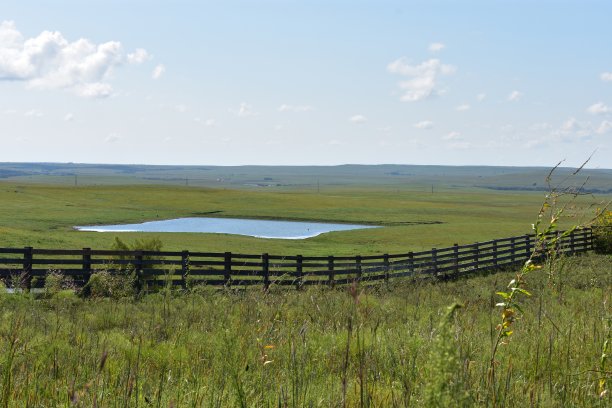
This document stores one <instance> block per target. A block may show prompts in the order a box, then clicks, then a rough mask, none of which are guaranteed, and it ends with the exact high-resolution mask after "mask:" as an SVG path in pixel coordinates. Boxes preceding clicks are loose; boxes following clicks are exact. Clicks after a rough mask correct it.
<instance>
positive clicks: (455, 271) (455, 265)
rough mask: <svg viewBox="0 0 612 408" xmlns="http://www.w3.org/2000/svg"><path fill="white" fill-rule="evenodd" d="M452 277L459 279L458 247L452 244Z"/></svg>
mask: <svg viewBox="0 0 612 408" xmlns="http://www.w3.org/2000/svg"><path fill="white" fill-rule="evenodd" d="M453 275H454V277H455V279H457V278H458V277H459V245H458V244H453Z"/></svg>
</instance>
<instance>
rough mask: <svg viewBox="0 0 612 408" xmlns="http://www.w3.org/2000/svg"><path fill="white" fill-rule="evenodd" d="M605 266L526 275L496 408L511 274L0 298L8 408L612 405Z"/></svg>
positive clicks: (0, 355)
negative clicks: (494, 348)
mask: <svg viewBox="0 0 612 408" xmlns="http://www.w3.org/2000/svg"><path fill="white" fill-rule="evenodd" d="M610 261H611V258H610V256H609V255H588V256H581V257H575V258H564V259H562V260H561V262H562V263H563V268H560V269H559V268H558V274H560V275H561V276H560V277H559V279H560V281H562V282H563V284H562V285H557V286H551V285H549V282H548V277H547V276H546V275H544V274H532V275H530V287H531V288H532V289H533V296H531V297H529V298H526V299H524V300H523V301H522V309H523V312H524V316H526V317H527V318H524V319H523V320H522V321H521V324H520V327H521V329H520V330H517V331H516V332H515V333H514V335H513V338H514V340H513V343H512V346H511V347H506V346H504V345H501V346H500V347H502V348H503V347H505V348H504V350H503V353H501V354H499V355H498V358H497V360H498V361H497V363H496V364H498V373H499V374H498V380H499V381H497V382H496V387H497V389H496V394H495V400H493V399H492V396H491V393H490V392H489V382H488V375H489V374H488V370H489V365H490V350H491V345H492V342H493V341H494V339H495V324H496V320H497V316H498V311H497V310H496V308H495V302H496V300H495V298H494V297H493V296H492V294H493V293H494V292H495V289H496V288H497V287H499V285H500V283H501V282H507V281H508V280H509V279H510V277H511V276H513V275H514V272H513V271H509V272H500V273H497V274H493V275H487V276H476V277H471V278H468V279H462V280H458V281H454V282H437V283H428V282H405V281H401V282H390V283H389V284H387V285H384V284H383V285H380V286H367V287H365V286H361V287H359V286H354V287H351V288H344V289H342V288H337V289H329V288H310V289H308V290H304V291H298V292H295V291H284V290H281V289H278V288H275V287H271V288H270V290H269V291H268V292H267V293H263V292H261V291H260V290H252V291H231V290H226V291H223V290H221V291H219V290H214V289H212V288H193V289H192V290H191V291H189V292H183V293H178V292H172V291H170V290H163V291H161V292H160V293H157V294H152V295H147V296H144V297H142V298H140V299H137V300H136V299H134V298H122V299H118V300H117V299H112V300H111V299H109V298H94V299H80V298H78V297H77V296H75V295H74V294H73V293H72V291H70V290H69V289H68V290H65V289H62V288H63V286H61V285H60V286H58V285H55V286H53V287H51V288H48V293H47V294H46V295H45V296H42V297H40V298H35V296H36V295H35V294H10V295H9V294H3V295H1V296H0V310H1V313H2V319H0V373H1V375H2V379H1V381H0V384H1V385H2V389H1V392H0V396H1V398H2V401H1V402H2V404H1V406H3V407H22V406H80V407H92V406H99V407H101V406H119V407H122V406H125V407H137V406H141V407H146V406H155V407H157V406H160V407H162V406H163V407H167V406H174V407H183V406H217V407H224V406H282V407H284V406H286V407H301V406H321V407H329V406H440V407H442V406H493V405H497V406H519V407H521V406H542V407H548V406H581V407H583V406H595V407H597V406H599V407H605V406H610V403H611V402H612V400H611V397H610V393H609V392H604V391H605V389H602V380H604V381H603V387H604V388H605V387H607V384H606V382H605V379H606V378H608V377H609V376H610V373H609V367H608V366H607V365H606V361H605V359H604V358H603V357H602V353H604V352H605V349H604V343H605V341H606V340H607V339H608V341H609V336H610V326H609V325H610V319H611V316H612V312H611V309H610V295H609V294H610V293H611V289H612V276H611V275H610V269H609V266H610ZM58 287H59V288H60V289H59V290H58ZM452 302H457V303H458V304H461V305H462V306H463V307H461V308H452V309H451V310H450V311H449V309H448V308H447V306H448V305H449V304H450V303H452ZM608 344H609V343H608ZM608 350H609V348H608ZM606 370H608V371H606Z"/></svg>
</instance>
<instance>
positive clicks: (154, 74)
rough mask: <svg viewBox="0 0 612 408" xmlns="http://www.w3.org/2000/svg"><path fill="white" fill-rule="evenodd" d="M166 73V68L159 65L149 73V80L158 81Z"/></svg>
mask: <svg viewBox="0 0 612 408" xmlns="http://www.w3.org/2000/svg"><path fill="white" fill-rule="evenodd" d="M165 72H166V67H165V66H164V64H159V65H157V66H156V67H155V68H153V72H152V73H151V78H153V79H159V78H161V77H162V75H164V73H165Z"/></svg>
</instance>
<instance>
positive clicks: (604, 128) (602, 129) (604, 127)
mask: <svg viewBox="0 0 612 408" xmlns="http://www.w3.org/2000/svg"><path fill="white" fill-rule="evenodd" d="M611 130H612V122H610V121H609V120H604V121H603V122H601V124H600V125H599V126H598V127H597V129H596V130H595V133H597V134H598V135H603V134H605V133H608V132H609V131H611Z"/></svg>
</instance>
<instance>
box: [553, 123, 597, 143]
mask: <svg viewBox="0 0 612 408" xmlns="http://www.w3.org/2000/svg"><path fill="white" fill-rule="evenodd" d="M593 133H596V130H595V129H593V125H592V124H591V122H579V121H578V120H577V119H576V118H574V117H571V118H569V119H567V120H566V121H564V122H563V123H562V124H561V126H559V128H558V129H554V130H553V131H552V132H551V133H550V136H551V137H552V139H551V141H552V142H555V141H562V142H573V141H576V140H584V139H586V138H589V137H591V136H593Z"/></svg>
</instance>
